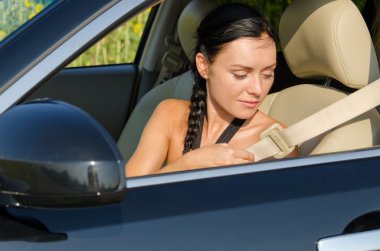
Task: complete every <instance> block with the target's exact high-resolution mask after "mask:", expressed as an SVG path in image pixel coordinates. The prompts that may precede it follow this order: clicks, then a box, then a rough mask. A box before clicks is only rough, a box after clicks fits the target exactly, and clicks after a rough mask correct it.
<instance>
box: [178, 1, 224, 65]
mask: <svg viewBox="0 0 380 251" xmlns="http://www.w3.org/2000/svg"><path fill="white" fill-rule="evenodd" d="M218 5H219V4H218V3H217V1H216V0H208V1H205V0H194V1H191V2H190V3H189V4H188V5H187V6H186V7H185V8H184V9H183V11H182V13H181V16H180V17H179V20H178V36H179V40H180V42H181V45H182V48H183V50H184V52H185V53H186V55H187V57H188V58H189V59H190V60H191V61H192V60H193V57H194V48H195V46H196V44H197V28H198V26H199V24H200V23H201V22H202V20H203V19H204V18H205V17H206V16H207V14H208V13H210V12H211V11H213V10H214V9H216V7H218Z"/></svg>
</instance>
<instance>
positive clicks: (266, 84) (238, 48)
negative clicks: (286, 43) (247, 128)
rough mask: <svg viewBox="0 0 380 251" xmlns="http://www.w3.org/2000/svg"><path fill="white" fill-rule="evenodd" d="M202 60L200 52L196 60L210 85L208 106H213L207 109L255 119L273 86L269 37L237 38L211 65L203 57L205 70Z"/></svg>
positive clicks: (272, 46) (272, 48) (273, 58)
mask: <svg viewBox="0 0 380 251" xmlns="http://www.w3.org/2000/svg"><path fill="white" fill-rule="evenodd" d="M198 57H201V58H198ZM202 57H203V55H202V54H200V53H199V54H197V56H196V60H197V66H198V70H199V72H200V74H201V76H202V77H204V78H205V79H206V83H207V84H206V85H207V95H208V104H207V105H208V106H211V107H208V108H207V109H208V110H209V109H210V108H211V109H215V111H216V112H217V113H218V114H219V115H220V116H227V118H228V117H231V116H232V117H236V118H240V119H249V118H251V117H252V116H253V115H254V114H255V112H256V111H257V108H258V106H259V104H260V103H261V102H262V101H263V99H264V98H265V96H266V95H267V94H268V92H269V89H270V88H271V86H272V84H273V80H274V69H275V67H276V46H275V43H274V41H273V40H272V39H271V38H270V37H269V36H268V35H266V34H263V35H262V36H261V37H260V38H240V39H237V40H235V41H232V42H230V43H228V44H226V45H225V46H224V47H223V48H222V49H221V50H220V52H219V54H218V55H217V56H216V57H215V58H214V61H213V62H212V63H211V64H209V63H208V62H207V60H205V58H204V57H203V66H204V67H203V68H202ZM199 63H200V64H199Z"/></svg>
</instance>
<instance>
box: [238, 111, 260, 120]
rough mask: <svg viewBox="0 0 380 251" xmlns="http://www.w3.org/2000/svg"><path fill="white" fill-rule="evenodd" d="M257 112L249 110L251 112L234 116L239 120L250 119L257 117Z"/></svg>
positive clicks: (240, 112)
mask: <svg viewBox="0 0 380 251" xmlns="http://www.w3.org/2000/svg"><path fill="white" fill-rule="evenodd" d="M257 111H258V109H255V110H249V111H239V112H236V113H234V115H235V118H238V119H250V118H252V117H253V116H255V114H256V112H257Z"/></svg>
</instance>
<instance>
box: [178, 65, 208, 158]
mask: <svg viewBox="0 0 380 251" xmlns="http://www.w3.org/2000/svg"><path fill="white" fill-rule="evenodd" d="M193 75H194V81H195V83H194V86H193V93H192V95H191V99H190V106H189V109H190V112H189V117H188V120H187V126H188V127H187V132H186V137H185V143H184V149H183V153H187V152H189V151H190V150H191V149H192V148H193V144H194V141H195V139H196V137H197V135H198V133H199V132H200V131H201V130H202V128H201V126H202V124H203V123H202V121H203V119H204V116H205V115H206V113H207V106H206V98H207V91H206V81H205V80H204V79H203V78H202V77H201V76H200V75H199V73H198V71H197V69H196V68H193Z"/></svg>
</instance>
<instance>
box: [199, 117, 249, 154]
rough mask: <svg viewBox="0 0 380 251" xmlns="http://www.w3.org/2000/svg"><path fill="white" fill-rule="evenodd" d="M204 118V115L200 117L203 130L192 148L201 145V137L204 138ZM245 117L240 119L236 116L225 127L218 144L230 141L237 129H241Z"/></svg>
mask: <svg viewBox="0 0 380 251" xmlns="http://www.w3.org/2000/svg"><path fill="white" fill-rule="evenodd" d="M203 120H204V118H203V117H202V118H201V119H200V128H201V130H200V131H199V133H198V135H197V137H196V138H195V140H194V143H193V146H192V149H193V150H194V149H197V148H199V147H200V145H201V139H202V131H203ZM244 122H245V119H238V118H235V119H234V120H232V122H231V123H230V124H229V125H228V126H227V128H226V129H224V131H223V133H222V134H221V135H220V136H219V138H218V140H217V141H216V144H221V143H228V142H230V140H231V139H232V137H233V136H234V135H235V134H236V133H237V131H238V130H239V129H240V127H241V126H242V125H243V124H244Z"/></svg>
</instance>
